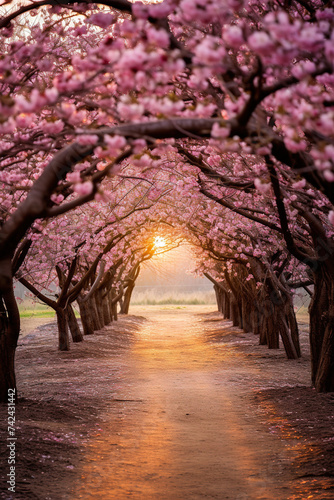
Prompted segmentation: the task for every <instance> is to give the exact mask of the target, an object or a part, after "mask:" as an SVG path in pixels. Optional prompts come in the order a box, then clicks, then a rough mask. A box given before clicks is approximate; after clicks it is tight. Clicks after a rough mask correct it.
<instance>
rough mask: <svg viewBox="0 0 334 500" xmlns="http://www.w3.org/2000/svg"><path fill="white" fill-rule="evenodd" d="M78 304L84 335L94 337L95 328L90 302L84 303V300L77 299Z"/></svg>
mask: <svg viewBox="0 0 334 500" xmlns="http://www.w3.org/2000/svg"><path fill="white" fill-rule="evenodd" d="M77 303H78V305H79V309H80V318H81V324H82V329H83V333H84V335H92V334H93V333H94V327H93V322H92V317H91V314H90V310H89V307H88V302H83V300H82V298H79V297H78V298H77Z"/></svg>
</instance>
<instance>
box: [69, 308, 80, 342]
mask: <svg viewBox="0 0 334 500" xmlns="http://www.w3.org/2000/svg"><path fill="white" fill-rule="evenodd" d="M66 314H67V321H68V326H69V328H70V332H71V335H72V340H73V342H82V341H83V339H84V338H83V335H82V333H81V330H80V327H79V323H78V320H77V318H76V317H75V313H74V310H73V307H72V305H71V304H69V305H68V306H67V309H66Z"/></svg>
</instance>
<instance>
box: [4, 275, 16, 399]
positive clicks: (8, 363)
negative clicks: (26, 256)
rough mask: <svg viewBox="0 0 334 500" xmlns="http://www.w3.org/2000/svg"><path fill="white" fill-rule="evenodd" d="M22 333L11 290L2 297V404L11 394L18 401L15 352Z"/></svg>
mask: <svg viewBox="0 0 334 500" xmlns="http://www.w3.org/2000/svg"><path fill="white" fill-rule="evenodd" d="M19 333H20V314H19V310H18V307H17V303H16V300H15V296H14V292H13V284H12V286H11V288H9V290H8V291H7V292H5V293H3V295H2V296H1V297H0V402H1V403H7V402H8V395H9V393H10V392H11V393H12V394H13V395H14V398H15V400H16V399H17V388H16V377H15V351H16V346H17V340H18V338H19Z"/></svg>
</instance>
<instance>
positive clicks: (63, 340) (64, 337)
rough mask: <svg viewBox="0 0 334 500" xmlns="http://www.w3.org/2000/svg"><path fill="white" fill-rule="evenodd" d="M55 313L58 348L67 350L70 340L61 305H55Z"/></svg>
mask: <svg viewBox="0 0 334 500" xmlns="http://www.w3.org/2000/svg"><path fill="white" fill-rule="evenodd" d="M56 315H57V325H58V348H59V350H60V351H69V350H70V341H69V336H68V322H67V315H66V311H65V310H64V309H63V308H61V307H57V309H56Z"/></svg>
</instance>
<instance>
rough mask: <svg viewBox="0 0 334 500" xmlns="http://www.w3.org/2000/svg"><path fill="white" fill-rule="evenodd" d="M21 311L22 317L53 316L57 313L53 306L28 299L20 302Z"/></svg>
mask: <svg viewBox="0 0 334 500" xmlns="http://www.w3.org/2000/svg"><path fill="white" fill-rule="evenodd" d="M19 311H20V316H21V318H53V317H54V315H55V312H54V310H53V309H51V307H48V306H46V305H44V304H40V303H38V302H34V301H32V300H28V299H27V300H24V301H23V302H21V304H19Z"/></svg>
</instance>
